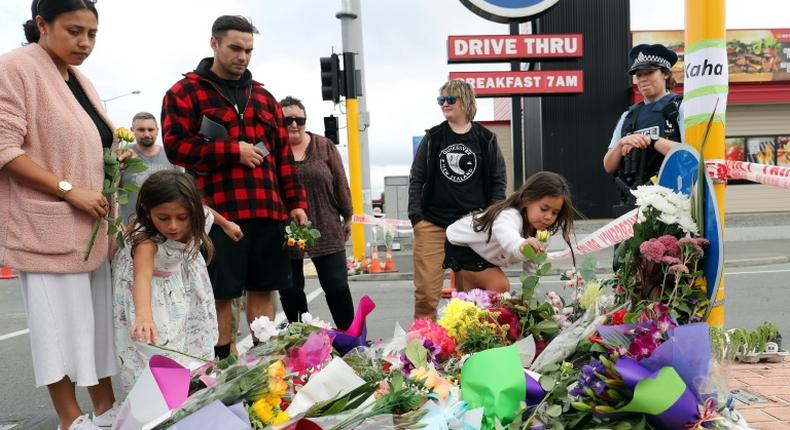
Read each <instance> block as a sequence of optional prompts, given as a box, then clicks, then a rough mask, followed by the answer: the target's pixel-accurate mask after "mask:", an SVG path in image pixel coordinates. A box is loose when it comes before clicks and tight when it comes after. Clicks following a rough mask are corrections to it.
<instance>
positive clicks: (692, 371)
mask: <svg viewBox="0 0 790 430" xmlns="http://www.w3.org/2000/svg"><path fill="white" fill-rule="evenodd" d="M710 360H711V352H710V328H709V327H708V324H707V323H694V324H686V325H681V326H678V327H675V328H674V329H672V330H671V331H670V337H669V339H668V340H667V341H666V342H664V343H662V344H661V345H659V346H658V348H656V350H655V351H653V354H651V355H650V357H648V358H645V359H644V360H642V361H640V362H639V364H641V365H642V366H644V367H646V368H647V369H649V370H651V371H658V370H659V369H661V368H662V367H666V366H670V367H672V368H673V369H675V371H676V372H678V375H680V377H681V378H683V381H685V382H686V386H688V388H689V389H690V390H691V392H692V393H694V396H695V397H696V398H697V401H699V402H700V403H703V400H704V398H705V397H706V396H705V394H709V393H700V391H699V390H700V386H701V385H702V383H703V382H705V381H706V380H707V379H708V377H709V375H710Z"/></svg>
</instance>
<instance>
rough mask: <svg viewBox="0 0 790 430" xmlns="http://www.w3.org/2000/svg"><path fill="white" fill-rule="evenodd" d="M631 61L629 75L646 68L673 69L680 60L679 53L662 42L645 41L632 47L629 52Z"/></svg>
mask: <svg viewBox="0 0 790 430" xmlns="http://www.w3.org/2000/svg"><path fill="white" fill-rule="evenodd" d="M628 58H629V60H630V61H631V68H630V69H629V70H628V74H629V75H633V74H634V73H636V72H637V70H644V69H662V68H663V69H671V68H672V66H674V65H675V63H676V62H677V61H678V55H677V54H675V52H674V51H672V50H670V49H668V48H667V47H666V46H664V45H661V44H658V43H657V44H655V45H648V44H646V43H643V44H641V45H636V46H634V47H633V48H631V52H629V53H628Z"/></svg>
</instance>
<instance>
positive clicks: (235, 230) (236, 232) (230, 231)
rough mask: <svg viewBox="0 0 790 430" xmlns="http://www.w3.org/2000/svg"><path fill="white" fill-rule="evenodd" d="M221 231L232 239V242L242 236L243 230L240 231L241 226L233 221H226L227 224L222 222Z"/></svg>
mask: <svg viewBox="0 0 790 430" xmlns="http://www.w3.org/2000/svg"><path fill="white" fill-rule="evenodd" d="M222 231H224V232H225V234H227V235H228V237H229V238H231V239H233V241H234V242H238V241H240V240H241V238H242V237H244V232H243V231H241V227H239V225H238V224H236V223H235V222H233V221H228V222H227V224H223V225H222Z"/></svg>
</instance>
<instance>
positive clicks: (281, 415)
mask: <svg viewBox="0 0 790 430" xmlns="http://www.w3.org/2000/svg"><path fill="white" fill-rule="evenodd" d="M290 418H291V417H289V416H288V414H286V413H285V411H277V416H276V417H274V419H272V422H271V424H280V423H284V422H286V421H288V420H289V419H290Z"/></svg>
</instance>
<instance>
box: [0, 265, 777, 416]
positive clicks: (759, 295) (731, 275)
mask: <svg viewBox="0 0 790 430" xmlns="http://www.w3.org/2000/svg"><path fill="white" fill-rule="evenodd" d="M789 279H790V264H788V263H784V264H777V265H770V266H753V267H734V268H729V269H727V270H726V283H725V288H726V291H727V298H726V300H727V307H726V326H727V327H728V328H730V327H744V328H749V329H752V328H754V327H755V326H756V325H758V324H759V323H760V322H762V321H765V320H769V321H773V322H774V323H776V324H777V326H778V327H779V329H780V331H781V332H782V333H785V334H786V335H785V338H786V339H787V338H790V335H788V334H790V312H788V311H787V303H788V300H787V298H788V297H789V296H790V281H789ZM511 281H512V282H513V283H514V287H515V286H516V285H517V282H518V280H517V279H515V278H514V279H512V280H511ZM562 285H563V283H562V282H561V281H559V280H558V279H557V278H556V277H553V278H551V277H549V278H545V279H544V280H543V282H542V286H541V288H540V289H539V290H538V292H537V293H536V294H545V293H546V292H548V291H549V290H556V291H557V292H558V293H562V288H563V286H562ZM351 289H352V294H353V296H354V299H355V301H356V300H358V299H359V298H360V297H362V296H363V295H368V296H370V297H371V298H372V299H373V300H374V301H375V302H376V304H377V308H376V310H375V311H374V312H373V314H372V316H371V318H370V319H369V321H368V332H369V336H370V339H379V338H381V339H388V338H390V337H392V334H393V330H394V328H395V326H396V324H401V325H403V326H404V328H405V327H406V326H407V325H408V324H409V323H410V322H411V317H412V309H413V308H412V306H413V299H412V297H413V295H412V294H413V286H412V282H411V281H380V282H367V281H355V282H352V283H351ZM307 291H308V292H313V291H314V292H315V293H314V294H311V295H310V296H311V297H314V299H313V300H312V301H311V303H310V311H311V312H312V313H314V314H317V315H318V316H320V317H321V318H322V319H324V320H327V321H330V320H331V319H330V316H329V311H328V309H327V307H326V301H325V300H324V297H323V296H322V295H321V294H320V289H319V287H318V284H317V280H315V279H308V283H307ZM26 327H27V323H26V319H25V314H24V310H23V307H22V301H21V293H20V288H19V281H18V280H0V360H1V361H2V365H0V430H5V429H10V428H14V429H15V430H16V429H35V430H38V429H46V430H52V429H54V428H56V427H57V419H56V417H55V414H54V412H53V410H52V406H51V404H50V400H49V396H48V394H47V391H46V389H45V388H35V387H34V382H33V370H32V367H31V360H30V344H29V338H28V336H27V333H26ZM78 398H79V400H80V403H81V405H82V407H83V410H85V411H88V410H90V409H89V408H90V401H89V400H88V396H87V392H86V391H85V390H84V389H78ZM14 424H15V425H16V426H15V427H11V426H12V425H14ZM6 425H8V426H6Z"/></svg>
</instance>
